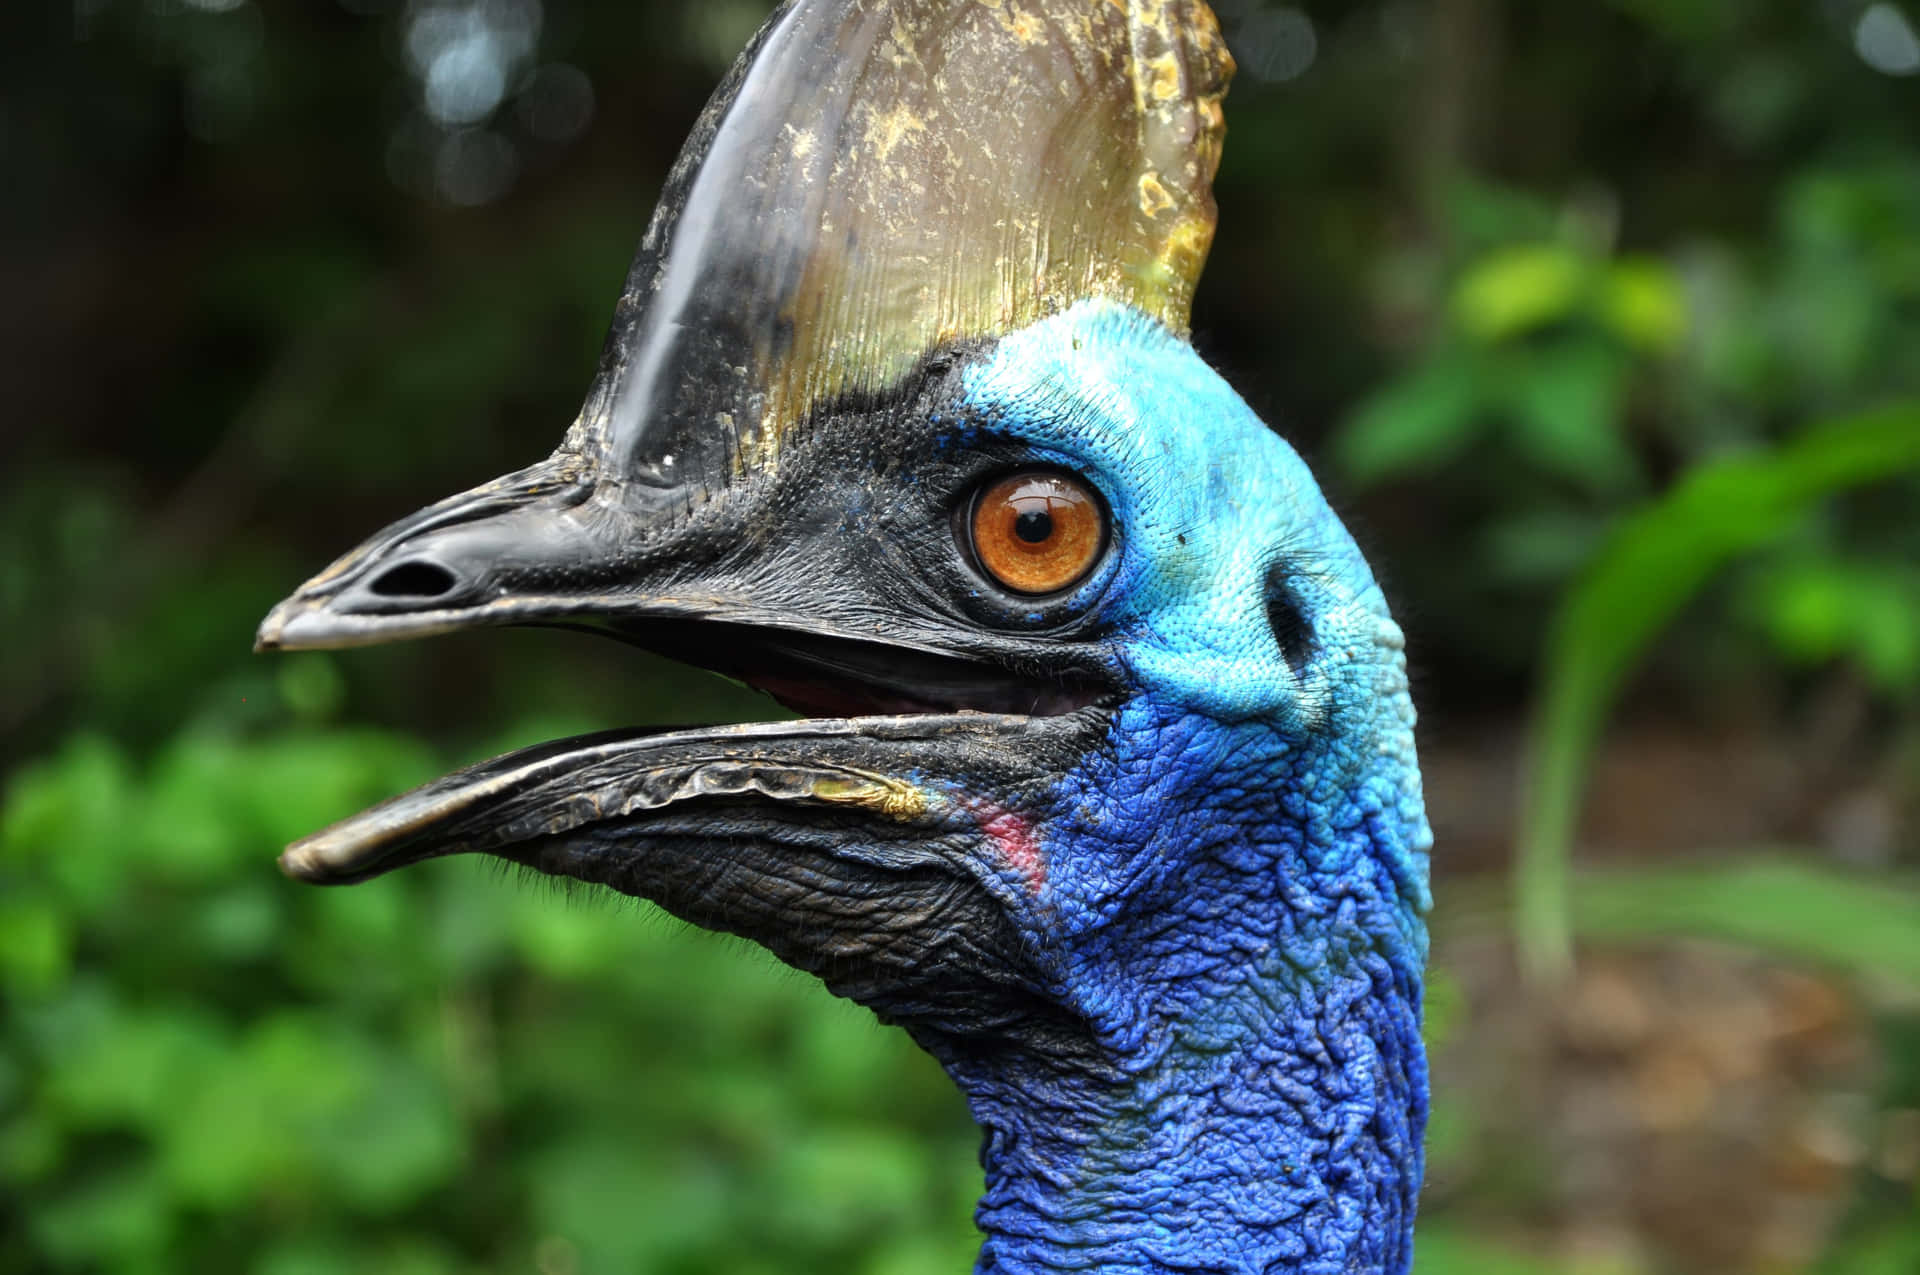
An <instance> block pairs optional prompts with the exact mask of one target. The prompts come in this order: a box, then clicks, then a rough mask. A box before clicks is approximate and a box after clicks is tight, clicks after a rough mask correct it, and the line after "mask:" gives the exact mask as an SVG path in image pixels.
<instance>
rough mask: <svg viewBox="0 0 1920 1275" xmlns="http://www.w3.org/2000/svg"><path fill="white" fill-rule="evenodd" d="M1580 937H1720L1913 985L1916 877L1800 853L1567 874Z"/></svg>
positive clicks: (1918, 955)
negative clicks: (1858, 868) (1870, 871)
mask: <svg viewBox="0 0 1920 1275" xmlns="http://www.w3.org/2000/svg"><path fill="white" fill-rule="evenodd" d="M1574 881H1575V886H1574V891H1573V912H1574V925H1575V928H1576V929H1577V930H1578V931H1579V933H1580V934H1581V935H1582V936H1583V937H1590V938H1597V939H1613V940H1619V939H1638V938H1651V937H1688V938H1713V939H1723V940H1725V941H1727V942H1729V943H1736V944H1739V945H1741V946H1743V947H1751V948H1755V949H1757V950H1759V951H1763V952H1768V953H1771V954H1773V955H1776V956H1781V957H1784V958H1786V959H1788V960H1792V961H1799V962H1803V963H1806V964H1810V965H1818V966H1824V967H1826V968H1828V969H1831V970H1833V971H1835V972H1836V973H1840V974H1844V975H1848V976H1850V977H1853V978H1869V979H1894V980H1898V981H1899V982H1901V983H1904V984H1905V985H1907V986H1908V987H1910V988H1912V989H1915V990H1920V876H1915V875H1914V874H1912V873H1907V874H1904V875H1895V874H1888V873H1873V874H1867V873H1860V872H1848V871H1844V870H1842V869H1840V868H1836V867H1831V866H1828V865H1825V864H1822V863H1820V862H1818V861H1817V860H1813V859H1812V858H1811V857H1810V856H1808V855H1806V854H1800V855H1788V854H1786V853H1785V852H1776V853H1774V854H1772V855H1755V856H1748V857H1745V858H1743V859H1739V860H1735V861H1732V862H1726V861H1721V860H1716V861H1715V862H1713V863H1711V864H1705V865H1701V866H1691V865H1689V866H1680V867H1676V866H1668V865H1658V866H1653V865H1644V864H1643V865H1636V866H1634V867H1632V868H1615V869H1608V870H1604V871H1596V870H1586V871H1582V872H1581V873H1580V874H1579V875H1578V876H1577V877H1575V878H1574Z"/></svg>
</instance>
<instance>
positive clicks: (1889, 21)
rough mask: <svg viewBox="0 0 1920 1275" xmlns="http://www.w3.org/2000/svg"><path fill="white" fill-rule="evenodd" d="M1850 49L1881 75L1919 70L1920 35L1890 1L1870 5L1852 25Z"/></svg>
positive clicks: (1918, 72)
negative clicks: (1917, 34) (1916, 33)
mask: <svg viewBox="0 0 1920 1275" xmlns="http://www.w3.org/2000/svg"><path fill="white" fill-rule="evenodd" d="M1853 51H1854V52H1855V53H1858V54H1859V55H1860V60H1861V61H1862V62H1865V63H1866V64H1867V65H1868V66H1870V67H1872V68H1873V69H1874V70H1876V71H1878V72H1880V73H1881V74H1882V75H1915V74H1920V36H1916V35H1915V34H1914V31H1913V24H1912V23H1910V22H1908V21H1907V15H1906V14H1904V13H1902V12H1900V10H1899V9H1898V8H1896V7H1894V6H1893V5H1890V4H1875V5H1869V6H1868V8H1867V11H1866V12H1865V13H1862V14H1861V15H1860V20H1859V21H1858V22H1856V23H1855V24H1854V26H1853Z"/></svg>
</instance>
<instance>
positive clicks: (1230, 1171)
mask: <svg viewBox="0 0 1920 1275" xmlns="http://www.w3.org/2000/svg"><path fill="white" fill-rule="evenodd" d="M962 397H963V401H964V404H965V407H966V409H967V428H966V434H967V435H985V436H991V437H994V438H998V439H1004V440H1008V441H1012V442H1014V443H1017V444H1019V445H1021V446H1023V447H1024V448H1026V449H1028V450H1029V451H1030V453H1031V454H1032V455H1033V456H1034V458H1035V459H1036V460H1039V461H1042V462H1047V463H1052V464H1057V465H1059V466H1061V467H1062V468H1064V469H1067V470H1071V471H1073V472H1075V473H1078V474H1081V475H1083V476H1084V477H1085V478H1086V479H1087V480H1089V481H1090V482H1092V483H1093V484H1094V485H1095V486H1097V487H1098V488H1099V489H1100V491H1101V493H1102V494H1103V495H1104V497H1105V498H1106V501H1107V503H1108V505H1109V507H1110V509H1111V512H1112V515H1113V528H1114V546H1113V549H1112V554H1113V555H1114V557H1113V560H1111V561H1110V562H1109V563H1108V564H1107V565H1106V566H1104V567H1103V568H1101V569H1100V570H1098V571H1096V573H1095V575H1094V576H1093V577H1092V579H1090V581H1089V583H1088V584H1087V585H1086V586H1085V588H1084V589H1083V590H1082V594H1081V596H1079V597H1077V598H1075V599H1073V601H1072V605H1073V606H1075V607H1076V608H1077V609H1081V610H1090V611H1095V612H1097V613H1098V615H1099V616H1100V617H1101V618H1102V620H1104V621H1105V622H1106V624H1107V626H1108V629H1109V633H1110V636H1109V638H1108V639H1107V641H1108V643H1109V647H1110V650H1111V652H1112V656H1113V659H1114V661H1115V663H1116V665H1118V666H1119V667H1120V668H1121V669H1122V670H1123V672H1124V680H1125V681H1126V682H1127V683H1129V684H1130V685H1131V686H1132V687H1133V688H1134V689H1133V693H1132V694H1131V695H1130V696H1129V697H1128V698H1127V699H1126V700H1125V702H1124V703H1122V704H1121V705H1120V706H1119V708H1118V709H1117V710H1116V713H1115V717H1114V721H1113V724H1112V727H1111V729H1110V731H1109V734H1108V738H1107V740H1106V746H1105V747H1104V748H1101V749H1097V750H1095V751H1094V752H1093V753H1090V754H1089V755H1088V756H1087V758H1086V759H1085V760H1084V761H1083V763H1082V764H1081V765H1080V766H1079V767H1077V768H1076V769H1075V770H1074V771H1073V772H1072V773H1070V774H1068V775H1066V776H1064V777H1063V778H1062V780H1061V782H1060V783H1059V785H1057V787H1056V788H1055V789H1054V790H1053V792H1052V793H1051V794H1049V795H1048V797H1047V798H1046V799H1045V807H1046V808H1045V809H1036V810H1032V811H1027V812H1023V813H1025V814H1027V815H1029V816H1030V817H1031V818H1032V821H1033V823H1034V826H1035V828H1036V830H1037V832H1038V835H1039V841H1040V849H1041V851H1042V854H1043V855H1044V857H1045V860H1046V876H1045V886H1044V888H1043V890H1042V892H1041V894H1040V896H1039V903H1040V904H1041V905H1042V907H1043V909H1044V912H1043V913H1042V914H1040V915H1037V916H1036V917H1035V919H1034V921H1033V930H1034V933H1033V935H1032V940H1033V942H1034V944H1035V946H1036V949H1037V950H1039V951H1043V952H1046V953H1049V954H1050V959H1051V960H1052V962H1053V968H1054V969H1055V977H1056V979H1057V981H1058V984H1059V990H1058V994H1059V995H1061V996H1063V997H1064V998H1065V999H1067V1000H1068V1001H1069V1002H1070V1003H1072V1004H1073V1006H1074V1007H1075V1009H1076V1010H1077V1011H1078V1012H1079V1013H1080V1014H1081V1015H1082V1016H1083V1017H1084V1018H1085V1020H1086V1021H1087V1022H1088V1024H1089V1025H1090V1026H1091V1027H1092V1028H1093V1029H1094V1031H1095V1032H1096V1034H1097V1035H1098V1037H1099V1038H1100V1039H1101V1040H1102V1041H1103V1042H1104V1044H1105V1046H1106V1048H1107V1049H1108V1050H1109V1051H1110V1052H1111V1054H1112V1055H1113V1056H1114V1057H1115V1058H1116V1059H1118V1060H1119V1062H1118V1064H1117V1065H1118V1066H1119V1067H1120V1068H1121V1069H1122V1072H1123V1073H1124V1074H1126V1075H1128V1076H1130V1077H1131V1079H1130V1080H1128V1081H1127V1082H1125V1083H1124V1084H1122V1085H1120V1087H1119V1088H1118V1089H1113V1088H1097V1091H1090V1090H1086V1089H1085V1088H1084V1087H1083V1084H1082V1082H1079V1081H1076V1080H1074V1079H1073V1078H1072V1077H1071V1076H1068V1075H1062V1074H1055V1073H1052V1072H1049V1071H1047V1070H1046V1069H1045V1068H1044V1067H1040V1068H1038V1069H1036V1070H1035V1071H1033V1072H1032V1073H1031V1074H1026V1075H1023V1076H1018V1077H1016V1076H1010V1075H1006V1074H1003V1073H999V1072H992V1071H982V1072H979V1073H978V1074H973V1075H969V1074H967V1073H968V1071H969V1069H968V1068H967V1067H966V1066H964V1065H962V1066H953V1065H952V1064H950V1069H951V1070H954V1071H955V1075H956V1079H958V1080H960V1081H961V1083H962V1087H963V1088H965V1089H966V1090H967V1091H968V1094H969V1098H970V1101H972V1103H973V1106H974V1110H975V1114H976V1116H977V1117H978V1118H979V1119H980V1121H981V1123H982V1124H983V1125H984V1126H986V1127H987V1128H988V1130H989V1131H990V1133H989V1140H988V1151H987V1155H986V1160H987V1167H988V1190H987V1194H986V1196H985V1197H984V1198H983V1200H982V1203H981V1209H980V1214H979V1218H980V1221H981V1224H982V1226H983V1229H985V1230H986V1231H987V1232H988V1235H989V1239H988V1241H987V1246H986V1248H985V1249H984V1250H983V1252H982V1260H981V1266H980V1269H981V1270H993V1271H996V1272H1024V1271H1041V1270H1049V1269H1057V1268H1060V1267H1061V1266H1063V1265H1073V1264H1074V1263H1076V1262H1079V1263H1084V1262H1086V1261H1089V1260H1091V1261H1093V1263H1094V1265H1096V1266H1097V1267H1098V1268H1099V1269H1101V1270H1105V1271H1110V1272H1121V1271H1139V1272H1147V1271H1160V1270H1172V1269H1180V1270H1188V1269H1207V1270H1222V1271H1225V1270H1234V1271H1238V1270H1249V1271H1264V1270H1270V1269H1271V1270H1280V1269H1285V1270H1288V1271H1292V1272H1299V1273H1301V1275H1399V1273H1400V1272H1404V1271H1405V1270H1406V1269H1407V1267H1408V1264H1409V1263H1410V1261H1411V1227H1412V1218H1413V1210H1414V1201H1415V1197H1416V1195H1417V1192H1418V1186H1419V1178H1420V1170H1421V1152H1420V1134H1421V1127H1422V1126H1423V1124H1424V1121H1425V1111H1426V1076H1425V1064H1424V1059H1423V1056H1422V1054H1421V1050H1420V1040H1419V1009H1418V1007H1419V998H1420V981H1421V979H1420V971H1421V967H1422V965H1423V964H1424V961H1425V955H1426V935H1425V930H1424V927H1423V925H1422V924H1421V920H1420V915H1421V914H1422V913H1423V912H1424V911H1425V910H1426V909H1427V906H1428V898H1429V896H1428V877H1427V849H1428V846H1429V844H1430V841H1431V836H1430V833H1429V831H1428V827H1427V822H1426V815H1425V808H1424V804H1423V802H1422V798H1421V791H1420V777H1419V768H1418V764H1417V761H1416V759H1415V754H1414V744H1413V721H1414V716H1413V708H1412V702H1411V699H1410V698H1409V696H1408V692H1407V679H1406V666H1405V658H1404V653H1403V651H1402V640H1401V634H1400V630H1399V628H1398V627H1397V626H1396V625H1395V624H1394V622H1393V620H1392V619H1391V618H1390V616H1389V615H1388V613H1387V608H1386V604H1385V601H1384V599H1383V598H1382V596H1381V593H1380V590H1379V587H1378V586H1377V584H1376V583H1375V581H1374V579H1373V576H1372V573H1371V572H1370V571H1369V570H1368V568H1367V565H1366V563H1365V561H1364V560H1363V558H1362V557H1361V555H1360V552H1359V550H1358V548H1357V547H1356V546H1355V545H1354V543H1353V540H1352V538H1351V537H1350V536H1349V535H1348V534H1347V532H1346V530H1345V528H1344V527H1342V526H1341V524H1340V522H1339V520H1338V519H1337V518H1336V517H1335V516H1334V514H1333V512H1332V510H1331V509H1330V508H1329V507H1328V506H1327V503H1326V500H1325V499H1324V497H1323V496H1322V495H1321V493H1320V490H1319V487H1318V485H1317V484H1316V483H1315V482H1314V480H1313V477H1312V475H1311V474H1310V473H1309V472H1308V470H1307V468H1306V466H1305V465H1304V464H1303V463H1302V462H1301V460H1300V458H1299V456H1298V455H1296V454H1295V453H1294V451H1293V449H1292V448H1291V447H1289V446H1288V445H1287V444H1286V443H1285V442H1284V441H1283V440H1281V439H1280V438H1279V437H1278V436H1277V435H1275V434H1274V433H1273V432H1272V431H1270V430H1269V429H1267V427H1266V426H1265V425H1264V424H1263V423H1262V422H1261V421H1260V420H1259V419H1258V418H1257V417H1256V416H1254V414H1253V413H1252V411H1250V410H1249V409H1248V408H1247V406H1246V405H1245V404H1244V403H1243V402H1242V401H1241V400H1240V398H1239V396H1238V395H1236V394H1235V393H1234V392H1233V390H1232V389H1231V388H1230V387H1229V386H1228V385H1227V384H1226V383H1225V382H1224V381H1223V380H1222V379H1221V378H1220V377H1219V376H1218V375H1217V374H1216V373H1215V372H1214V371H1213V370H1212V369H1211V368H1209V367H1207V366H1206V364H1205V363H1204V361H1202V360H1201V359H1200V357H1199V356H1198V355H1197V354H1195V353H1194V351H1193V349H1192V348H1191V347H1190V346H1189V345H1187V344H1186V343H1185V342H1184V341H1182V340H1180V339H1178V338H1176V337H1174V336H1173V335H1172V334H1170V333H1169V332H1167V331H1166V330H1165V329H1164V328H1162V327H1161V326H1159V325H1158V324H1157V323H1155V322H1153V321H1152V320H1150V319H1147V318H1145V317H1144V316H1141V315H1139V314H1136V313H1134V312H1132V311H1130V310H1127V309H1124V308H1122V307H1120V306H1118V305H1115V304H1112V303H1104V302H1088V303H1083V304H1081V305H1078V306H1075V307H1074V308H1073V309H1071V310H1068V311H1066V312H1064V313H1062V314H1059V315H1056V316H1053V317H1052V318H1049V319H1046V320H1043V321H1041V322H1040V323H1037V324H1034V325H1033V326H1031V327H1029V328H1026V329H1024V330H1022V331H1020V332H1017V333H1014V334H1011V335H1009V336H1007V337H1005V338H1003V339H1002V340H1001V341H999V342H998V343H997V344H996V345H995V346H994V347H993V349H992V350H991V351H989V352H988V353H987V355H986V356H985V357H984V358H983V359H982V360H981V361H980V362H979V363H978V364H976V365H974V366H973V367H971V368H969V369H968V370H967V371H966V372H965V373H964V374H963V395H962ZM956 441H965V439H964V438H957V439H956ZM1276 564H1278V567H1279V569H1278V570H1275V568H1276ZM1275 579H1278V580H1279V581H1281V582H1282V584H1283V586H1284V587H1285V588H1286V589H1287V590H1289V591H1290V592H1291V593H1292V595H1293V597H1294V599H1295V600H1296V602H1297V608H1298V610H1299V612H1300V614H1301V615H1302V616H1303V617H1305V618H1306V620H1307V622H1308V623H1309V625H1310V626H1311V629H1312V643H1311V651H1310V653H1309V654H1308V655H1307V656H1306V657H1305V658H1301V659H1298V660H1296V662H1295V665H1294V666H1290V665H1289V663H1288V660H1287V658H1286V656H1285V653H1284V652H1283V651H1282V650H1281V647H1280V643H1279V640H1278V638H1277V637H1276V636H1275V633H1274V629H1273V625H1272V623H1271V621H1270V619H1269V615H1268V601H1269V593H1268V590H1269V584H1270V582H1271V581H1273V580H1275ZM1062 1112H1077V1113H1080V1114H1079V1117H1077V1119H1079V1120H1081V1121H1084V1119H1085V1117H1086V1116H1087V1115H1088V1114H1089V1113H1093V1112H1098V1113H1101V1114H1100V1115H1099V1116H1098V1118H1097V1119H1096V1120H1095V1121H1094V1123H1093V1127H1091V1128H1089V1127H1085V1125H1084V1124H1081V1125H1080V1127H1078V1128H1076V1129H1065V1128H1061V1127H1059V1126H1060V1123H1061V1121H1060V1114H1059V1113H1062ZM1068 1123H1073V1122H1071V1121H1070V1122H1068ZM1007 1148H1016V1149H1019V1150H1017V1151H1009V1150H1006V1149H1007ZM1146 1201H1154V1202H1156V1204H1155V1207H1154V1208H1153V1209H1152V1210H1149V1209H1148V1208H1146V1206H1145V1204H1144V1202H1146ZM1073 1268H1075V1269H1079V1268H1080V1267H1079V1266H1077V1265H1073Z"/></svg>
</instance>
